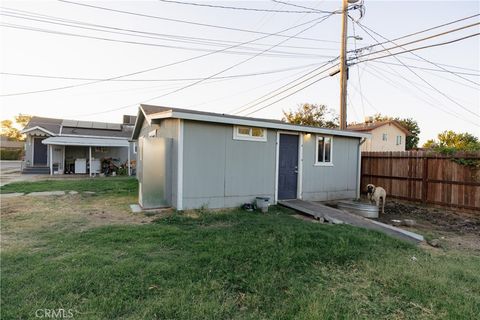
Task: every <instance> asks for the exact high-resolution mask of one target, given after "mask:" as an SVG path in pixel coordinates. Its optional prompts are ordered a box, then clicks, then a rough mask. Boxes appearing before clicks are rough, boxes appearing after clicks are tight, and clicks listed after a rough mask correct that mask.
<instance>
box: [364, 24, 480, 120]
mask: <svg viewBox="0 0 480 320" xmlns="http://www.w3.org/2000/svg"><path fill="white" fill-rule="evenodd" d="M358 25H359V26H360V28H362V25H361V24H358ZM362 30H363V31H365V33H367V34H368V35H369V36H370V37H371V38H372V39H373V40H374V41H375V42H379V41H378V40H377V38H375V37H374V36H373V35H372V34H371V33H370V32H368V30H366V29H364V28H362ZM478 34H480V33H478ZM381 46H382V47H383V48H385V46H384V45H383V44H382V45H381ZM386 50H387V52H389V53H390V50H389V49H386ZM394 58H395V59H396V60H397V61H398V62H399V63H401V64H403V65H404V66H405V67H406V68H407V69H408V70H409V71H410V72H411V73H413V74H414V75H415V76H416V77H417V78H419V79H420V80H421V81H422V82H424V83H425V84H427V85H428V86H429V87H431V88H432V89H433V90H435V91H436V92H437V93H439V94H440V95H442V96H443V97H444V98H446V99H447V100H449V101H450V102H452V103H454V104H455V105H457V106H458V107H460V108H462V109H463V110H465V111H467V112H468V113H470V114H472V115H474V116H476V117H479V118H480V115H479V114H477V113H475V112H473V111H472V110H470V109H469V108H467V107H465V106H464V105H462V104H461V103H459V102H457V101H456V100H454V99H452V98H451V97H450V96H448V95H447V94H445V93H444V92H443V91H441V90H439V89H438V88H436V87H435V86H434V85H432V84H431V83H430V82H429V81H427V80H426V79H424V78H423V77H422V76H420V75H419V74H418V73H416V72H415V71H414V70H413V69H411V68H409V67H408V66H407V65H405V64H404V63H403V61H402V60H400V59H398V57H396V56H394Z"/></svg>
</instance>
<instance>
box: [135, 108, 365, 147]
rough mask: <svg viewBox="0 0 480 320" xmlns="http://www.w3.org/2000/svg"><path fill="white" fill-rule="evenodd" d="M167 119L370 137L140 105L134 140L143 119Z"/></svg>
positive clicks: (357, 133)
mask: <svg viewBox="0 0 480 320" xmlns="http://www.w3.org/2000/svg"><path fill="white" fill-rule="evenodd" d="M166 118H177V119H186V120H193V121H204V122H213V123H224V124H233V125H244V126H253V127H261V128H270V129H278V130H287V131H299V132H307V133H321V134H330V135H336V136H345V137H354V138H368V137H370V134H369V133H361V132H354V131H346V130H339V129H330V128H322V127H313V126H302V125H296V124H291V123H287V122H284V121H280V120H275V119H265V118H252V117H242V116H235V115H229V114H223V113H214V112H205V111H198V110H188V109H181V108H170V107H162V106H153V105H144V104H142V105H140V110H139V113H138V117H137V122H136V124H135V129H134V131H133V136H132V139H137V138H138V135H139V133H140V129H141V126H142V124H143V119H147V121H151V120H155V119H166Z"/></svg>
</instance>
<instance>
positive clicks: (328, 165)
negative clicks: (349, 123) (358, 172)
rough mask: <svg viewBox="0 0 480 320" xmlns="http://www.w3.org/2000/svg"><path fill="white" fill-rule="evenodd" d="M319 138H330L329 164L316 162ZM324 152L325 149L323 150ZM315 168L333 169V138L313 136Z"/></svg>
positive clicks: (320, 135) (321, 135) (319, 135)
mask: <svg viewBox="0 0 480 320" xmlns="http://www.w3.org/2000/svg"><path fill="white" fill-rule="evenodd" d="M320 137H323V138H330V162H318V139H319V138H320ZM324 152H325V148H324ZM313 165H314V166H316V167H333V166H334V164H333V136H329V135H323V134H318V135H316V136H315V163H314V164H313Z"/></svg>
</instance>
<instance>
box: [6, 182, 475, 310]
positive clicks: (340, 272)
mask: <svg viewBox="0 0 480 320" xmlns="http://www.w3.org/2000/svg"><path fill="white" fill-rule="evenodd" d="M75 189H76V190H78V188H75ZM69 197H78V196H65V197H64V198H56V200H55V201H57V203H59V201H69V200H68V199H71V198H69ZM100 197H101V196H100ZM98 198H99V197H92V198H88V197H86V198H82V199H81V201H82V202H86V201H90V200H89V199H95V201H99V199H98ZM62 199H65V200H62ZM9 201H14V199H9ZM92 201H93V200H92ZM12 204H13V202H9V205H12ZM58 207H60V206H58ZM62 208H63V207H62ZM61 210H67V209H61ZM72 210H74V209H72ZM15 214H16V213H15V211H14V210H13V213H10V214H9V215H8V216H6V217H5V219H6V223H2V232H4V231H12V230H11V229H14V228H15V226H16V223H17V222H18V223H20V222H19V221H16V219H27V217H24V216H21V215H19V216H17V217H15ZM57 214H58V212H57ZM125 214H128V213H125ZM2 222H3V221H2ZM5 229H10V230H5ZM34 230H36V231H29V232H27V233H25V235H22V233H21V232H20V231H21V230H18V232H19V237H21V236H22V237H23V236H25V237H27V236H28V237H34V238H33V239H34V241H32V242H31V243H29V244H28V246H27V247H22V248H16V247H12V248H10V249H8V250H2V253H1V262H2V268H1V280H2V281H1V293H2V294H1V312H2V319H30V318H34V317H35V315H34V313H35V310H37V309H41V308H50V309H58V308H63V309H74V310H75V311H74V319H119V318H121V319H337V318H341V319H358V318H364V319H378V318H380V319H381V318H384V319H474V318H477V317H478V315H479V314H480V285H479V284H480V272H479V270H480V257H479V256H476V255H469V254H467V253H462V252H453V251H452V252H445V251H441V250H439V251H430V250H428V251H426V250H425V249H422V248H417V247H415V246H413V245H411V244H407V243H404V242H401V241H398V240H395V239H392V238H389V237H387V236H385V235H383V234H379V233H376V232H373V231H366V230H362V229H358V228H353V227H350V226H346V225H323V224H319V223H311V222H309V221H304V220H301V219H297V218H295V217H294V216H292V212H291V211H288V210H285V209H282V208H278V207H272V208H271V210H270V212H269V213H268V214H260V213H248V212H244V211H241V210H231V211H224V212H215V213H213V212H208V211H194V212H187V213H172V214H169V215H165V216H161V217H159V218H158V219H157V220H155V221H154V222H152V223H147V224H137V225H128V224H127V225H109V226H103V227H91V228H88V229H84V228H78V227H77V226H76V225H74V224H72V225H69V224H68V220H63V221H62V225H61V226H60V225H59V224H55V223H52V224H51V226H50V227H45V228H40V229H34ZM412 257H415V258H416V259H412Z"/></svg>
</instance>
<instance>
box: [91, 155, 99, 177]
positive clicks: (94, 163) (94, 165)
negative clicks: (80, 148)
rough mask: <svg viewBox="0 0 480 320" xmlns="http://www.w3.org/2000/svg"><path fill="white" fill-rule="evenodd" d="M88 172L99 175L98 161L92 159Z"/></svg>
mask: <svg viewBox="0 0 480 320" xmlns="http://www.w3.org/2000/svg"><path fill="white" fill-rule="evenodd" d="M90 172H91V173H92V174H99V173H100V159H93V158H92V163H90Z"/></svg>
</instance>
